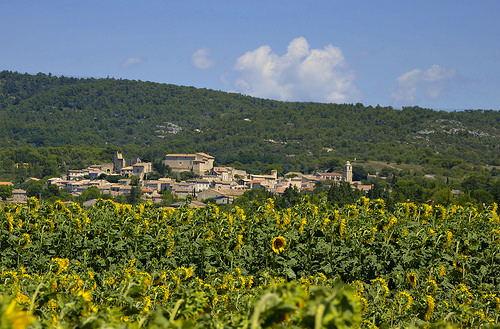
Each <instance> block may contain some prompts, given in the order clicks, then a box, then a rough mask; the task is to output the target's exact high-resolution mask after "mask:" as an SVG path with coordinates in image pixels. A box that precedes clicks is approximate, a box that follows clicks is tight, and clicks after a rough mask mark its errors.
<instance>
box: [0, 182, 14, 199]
mask: <svg viewBox="0 0 500 329" xmlns="http://www.w3.org/2000/svg"><path fill="white" fill-rule="evenodd" d="M10 197H12V185H0V198H1V199H2V200H4V201H5V200H7V198H10Z"/></svg>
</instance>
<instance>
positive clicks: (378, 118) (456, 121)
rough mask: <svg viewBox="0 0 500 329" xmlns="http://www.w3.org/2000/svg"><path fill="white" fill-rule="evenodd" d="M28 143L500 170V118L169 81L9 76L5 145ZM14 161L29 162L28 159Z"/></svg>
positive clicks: (295, 163)
mask: <svg viewBox="0 0 500 329" xmlns="http://www.w3.org/2000/svg"><path fill="white" fill-rule="evenodd" d="M25 146H31V147H32V148H37V149H44V148H45V149H46V148H47V147H58V148H63V149H65V147H66V150H68V149H67V147H68V146H73V147H84V146H85V147H93V148H99V149H101V150H103V149H106V148H108V149H109V148H110V147H117V148H120V149H122V150H123V151H124V152H125V155H126V156H130V157H132V156H139V157H143V158H147V159H152V158H159V157H161V156H162V155H163V154H165V153H170V152H197V151H203V152H206V153H210V154H212V155H214V156H215V157H216V160H217V163H218V164H235V163H236V164H239V165H241V166H243V167H246V168H249V169H252V168H254V169H262V168H264V167H265V166H266V165H268V164H277V165H280V166H281V167H282V168H283V170H284V171H285V172H287V171H292V170H301V171H305V172H307V171H312V170H315V169H318V168H330V167H332V166H335V165H337V163H338V161H339V159H342V160H344V159H354V158H357V159H363V160H377V161H384V162H396V163H414V164H420V165H423V166H426V167H435V168H441V169H444V170H451V169H452V168H453V167H455V166H459V165H463V163H464V162H465V163H471V164H484V165H499V164H500V159H499V154H500V112H498V111H491V110H469V111H461V112H444V111H434V110H431V109H423V108H419V107H408V108H403V110H396V109H393V108H391V107H380V106H376V107H372V106H364V105H363V104H359V103H358V104H321V103H290V102H279V101H272V100H264V99H258V98H253V97H248V96H243V95H239V94H232V93H226V92H220V91H213V90H206V89H196V88H193V87H181V86H175V85H169V84H159V83H151V82H141V81H129V80H115V79H77V78H67V77H55V76H51V75H45V74H41V73H39V74H37V75H28V74H20V73H15V72H8V71H3V72H0V147H2V148H3V150H4V152H5V151H6V150H12V149H19V148H21V147H25ZM56 153H57V152H56ZM60 153H61V152H60ZM62 153H63V152H62ZM12 154H13V153H12ZM96 158H98V156H96ZM12 161H14V162H16V163H17V162H23V161H24V162H26V160H25V159H22V156H21V157H20V156H17V158H16V159H12Z"/></svg>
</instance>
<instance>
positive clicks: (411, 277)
mask: <svg viewBox="0 0 500 329" xmlns="http://www.w3.org/2000/svg"><path fill="white" fill-rule="evenodd" d="M406 278H407V279H408V282H409V283H410V285H411V286H412V287H415V286H416V285H417V282H418V278H417V275H416V274H415V272H412V273H408V274H406Z"/></svg>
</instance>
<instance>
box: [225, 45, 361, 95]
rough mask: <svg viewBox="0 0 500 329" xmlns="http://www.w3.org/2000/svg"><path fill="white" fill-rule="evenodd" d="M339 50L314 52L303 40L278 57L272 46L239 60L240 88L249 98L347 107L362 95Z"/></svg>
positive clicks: (247, 54)
mask: <svg viewBox="0 0 500 329" xmlns="http://www.w3.org/2000/svg"><path fill="white" fill-rule="evenodd" d="M346 67H347V65H346V62H345V59H344V55H343V54H342V51H341V50H340V48H338V47H334V46H333V45H327V46H325V47H324V48H323V49H311V48H310V46H309V43H308V42H307V40H306V39H305V38H303V37H299V38H296V39H294V40H292V42H290V44H289V45H288V49H287V52H286V54H284V55H282V56H279V55H277V54H275V53H274V52H273V51H272V49H271V47H270V46H268V45H264V46H261V47H259V48H257V49H255V50H252V51H248V52H247V53H245V54H244V55H243V56H241V57H240V58H238V60H237V61H236V65H235V66H234V67H233V70H234V71H236V72H238V73H239V78H238V79H237V80H236V82H235V86H236V88H237V89H238V90H239V91H240V92H243V93H245V94H248V95H252V96H256V97H263V98H271V99H279V100H287V101H292V100H294V101H317V102H335V103H345V102H352V101H356V100H358V98H359V92H358V90H357V89H356V87H355V85H354V74H353V72H351V71H349V70H348V69H347V68H346Z"/></svg>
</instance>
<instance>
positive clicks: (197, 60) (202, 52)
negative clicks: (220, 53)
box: [191, 47, 215, 70]
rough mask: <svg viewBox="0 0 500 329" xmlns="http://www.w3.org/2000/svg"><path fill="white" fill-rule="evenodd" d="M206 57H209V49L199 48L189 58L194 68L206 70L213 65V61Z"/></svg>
mask: <svg viewBox="0 0 500 329" xmlns="http://www.w3.org/2000/svg"><path fill="white" fill-rule="evenodd" d="M208 55H210V49H209V48H207V47H203V48H200V49H198V50H197V51H195V52H194V53H193V55H192V56H191V61H192V62H193V65H194V66H195V67H196V68H198V69H201V70H208V69H209V68H211V67H213V66H214V65H215V61H214V60H212V59H210V58H208Z"/></svg>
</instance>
